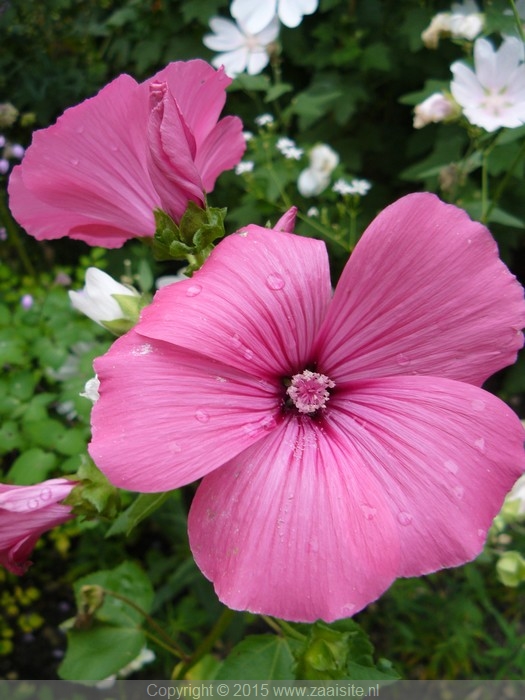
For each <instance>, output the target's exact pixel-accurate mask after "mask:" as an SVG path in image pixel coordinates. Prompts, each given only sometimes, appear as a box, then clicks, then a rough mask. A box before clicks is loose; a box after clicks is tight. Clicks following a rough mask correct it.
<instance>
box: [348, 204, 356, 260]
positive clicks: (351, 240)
mask: <svg viewBox="0 0 525 700" xmlns="http://www.w3.org/2000/svg"><path fill="white" fill-rule="evenodd" d="M356 243H357V209H356V208H355V207H354V206H353V207H352V208H351V209H350V233H349V245H350V252H352V251H353V249H354V248H355V244H356Z"/></svg>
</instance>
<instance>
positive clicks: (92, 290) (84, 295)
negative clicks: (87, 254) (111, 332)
mask: <svg viewBox="0 0 525 700" xmlns="http://www.w3.org/2000/svg"><path fill="white" fill-rule="evenodd" d="M68 294H69V298H70V300H71V303H72V305H73V306H74V308H75V309H77V311H80V312H81V313H83V314H85V315H86V316H87V317H88V318H90V319H91V320H92V321H95V323H98V324H99V325H100V326H103V325H104V321H109V322H110V321H117V320H119V319H122V318H126V314H125V313H124V311H123V310H122V308H121V306H120V304H119V303H118V301H117V300H116V299H115V298H114V295H123V296H130V297H136V298H137V300H138V299H139V298H140V294H139V293H138V292H137V290H136V289H132V288H130V287H125V286H124V285H123V284H120V282H117V281H116V280H114V279H113V277H110V276H109V275H108V274H106V273H105V272H103V271H102V270H99V269H98V268H96V267H88V269H87V270H86V284H85V287H84V289H82V290H80V291H78V292H74V291H72V290H70V291H69V292H68Z"/></svg>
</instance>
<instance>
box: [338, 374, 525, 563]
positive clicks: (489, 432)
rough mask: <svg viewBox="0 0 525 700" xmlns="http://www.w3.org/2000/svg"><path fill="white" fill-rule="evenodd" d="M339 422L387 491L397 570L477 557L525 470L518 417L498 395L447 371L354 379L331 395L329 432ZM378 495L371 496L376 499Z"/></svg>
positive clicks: (379, 489)
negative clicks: (397, 551)
mask: <svg viewBox="0 0 525 700" xmlns="http://www.w3.org/2000/svg"><path fill="white" fill-rule="evenodd" d="M333 427H335V429H336V435H335V436H334V438H333V439H335V438H336V437H337V436H338V435H340V436H341V435H344V436H345V439H347V440H349V441H351V442H352V444H353V446H354V448H355V449H356V450H357V451H358V453H360V454H361V455H363V458H364V457H365V456H367V457H368V459H369V465H368V468H369V469H370V471H371V472H372V474H373V478H374V479H376V480H377V483H378V486H376V487H375V488H376V489H377V492H378V493H380V494H387V495H388V508H389V509H390V511H391V513H392V515H393V516H394V521H395V523H396V529H397V531H398V535H399V539H400V542H401V550H400V567H399V571H398V573H397V575H398V576H419V575H421V574H426V573H429V572H431V571H435V570H437V569H440V568H443V567H451V566H457V565H459V564H463V563H465V562H466V561H469V560H470V559H473V558H474V557H476V556H477V555H478V554H479V553H480V551H481V550H482V548H483V545H484V542H485V539H486V534H487V530H488V528H489V527H490V525H491V524H492V521H493V519H494V517H495V516H496V515H497V513H498V512H499V510H500V508H501V506H502V504H503V500H504V498H505V496H506V494H507V493H508V492H509V490H510V489H511V488H512V485H513V484H514V482H515V481H516V479H517V478H518V477H519V476H520V474H522V473H523V472H524V471H525V458H524V454H523V440H524V438H525V431H524V430H523V427H522V425H521V423H520V421H519V419H518V417H517V416H516V415H515V414H514V413H513V412H512V411H511V409H510V408H509V407H508V406H507V405H506V404H504V403H503V402H502V401H500V400H499V399H498V398H496V397H495V396H493V395H492V394H489V393H488V392H486V391H483V390H482V389H479V388H478V387H475V386H471V385H469V384H464V383H462V382H455V381H452V380H449V379H438V378H435V377H416V376H412V377H388V378H385V379H371V380H369V381H367V380H363V381H360V382H356V384H354V385H348V386H346V387H345V389H344V391H342V392H340V393H338V394H335V393H334V395H333V396H332V398H331V399H330V410H329V411H328V412H327V420H326V428H325V429H326V433H327V438H328V439H330V438H331V430H332V428H333ZM503 436H504V437H503ZM340 439H341V438H340ZM349 468H353V465H351V464H349ZM375 496H376V492H375V491H374V492H373V493H372V494H370V496H369V499H370V502H371V504H372V505H374V498H375Z"/></svg>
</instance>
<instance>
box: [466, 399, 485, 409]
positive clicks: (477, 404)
mask: <svg viewBox="0 0 525 700" xmlns="http://www.w3.org/2000/svg"><path fill="white" fill-rule="evenodd" d="M470 405H471V406H472V408H473V409H474V410H475V411H483V410H484V409H485V402H484V401H481V399H474V401H471V402H470Z"/></svg>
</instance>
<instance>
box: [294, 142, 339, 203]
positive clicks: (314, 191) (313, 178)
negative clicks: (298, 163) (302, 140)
mask: <svg viewBox="0 0 525 700" xmlns="http://www.w3.org/2000/svg"><path fill="white" fill-rule="evenodd" d="M309 157H310V165H309V167H308V168H306V169H305V170H303V171H302V173H301V174H300V175H299V179H298V181H297V189H298V190H299V192H300V193H301V194H302V195H303V197H315V196H316V195H318V194H321V192H323V191H324V190H325V189H326V188H327V187H328V185H329V184H330V175H331V174H332V172H333V171H334V170H335V168H336V167H337V165H338V164H339V156H338V155H337V153H336V152H335V151H334V150H333V149H332V148H330V146H327V145H326V144H325V143H319V144H317V145H316V146H314V147H313V148H312V150H311V151H310V153H309Z"/></svg>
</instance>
